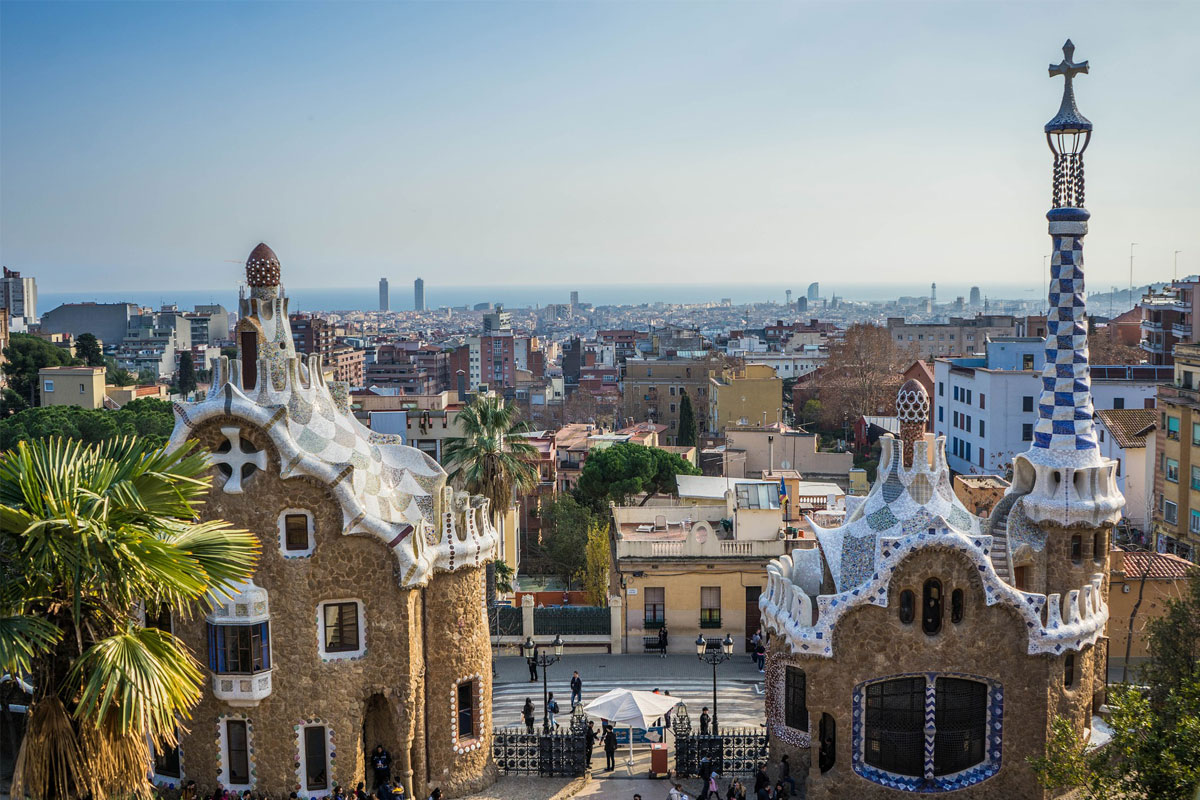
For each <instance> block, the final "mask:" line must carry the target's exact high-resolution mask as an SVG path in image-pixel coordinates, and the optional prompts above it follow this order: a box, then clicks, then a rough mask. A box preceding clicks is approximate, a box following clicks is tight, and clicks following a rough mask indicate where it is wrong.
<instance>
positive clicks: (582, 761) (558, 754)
mask: <svg viewBox="0 0 1200 800" xmlns="http://www.w3.org/2000/svg"><path fill="white" fill-rule="evenodd" d="M586 755H587V716H586V715H585V714H584V713H583V708H582V706H576V708H575V710H574V711H573V712H572V713H571V723H570V725H569V726H568V727H567V729H566V730H565V731H562V732H555V733H529V732H528V731H526V730H525V729H524V728H496V729H495V730H493V731H492V756H493V757H494V758H495V760H496V768H497V769H498V770H500V772H501V774H504V775H541V776H543V777H551V776H554V777H557V776H563V777H576V776H579V775H582V774H583V773H584V770H585V769H586V768H587V759H586Z"/></svg>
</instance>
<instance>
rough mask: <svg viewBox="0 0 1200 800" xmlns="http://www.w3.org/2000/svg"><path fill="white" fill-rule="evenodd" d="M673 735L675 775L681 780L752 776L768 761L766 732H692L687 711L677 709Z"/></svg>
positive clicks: (744, 730) (732, 729)
mask: <svg viewBox="0 0 1200 800" xmlns="http://www.w3.org/2000/svg"><path fill="white" fill-rule="evenodd" d="M671 729H672V731H673V732H674V734H675V772H676V774H678V775H679V776H680V777H686V776H688V775H702V776H703V775H708V774H710V773H713V772H716V773H719V774H720V775H723V776H731V775H753V774H754V772H755V770H757V769H758V765H759V764H765V763H766V761H767V731H766V728H722V729H721V733H720V734H719V735H717V736H713V735H704V736H701V735H699V734H697V733H695V732H693V731H692V722H691V719H690V718H689V717H688V713H687V709H686V708H685V707H684V706H679V707H678V708H677V709H676V710H675V713H674V715H673V716H672V719H671Z"/></svg>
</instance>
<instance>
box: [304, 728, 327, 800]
mask: <svg viewBox="0 0 1200 800" xmlns="http://www.w3.org/2000/svg"><path fill="white" fill-rule="evenodd" d="M296 737H297V741H296V753H297V755H298V756H299V758H298V759H297V764H298V766H297V767H296V784H297V785H298V786H299V787H300V788H299V790H298V791H297V792H296V794H297V795H298V796H300V797H304V798H310V797H324V796H325V795H327V794H329V789H330V787H331V786H332V785H333V775H332V774H331V773H332V772H333V769H332V765H331V764H330V758H329V754H330V752H331V751H332V750H333V729H332V728H330V727H329V725H327V724H326V723H325V722H324V721H323V720H319V719H314V720H312V721H311V722H309V723H307V724H305V725H301V726H299V727H298V728H297V729H296Z"/></svg>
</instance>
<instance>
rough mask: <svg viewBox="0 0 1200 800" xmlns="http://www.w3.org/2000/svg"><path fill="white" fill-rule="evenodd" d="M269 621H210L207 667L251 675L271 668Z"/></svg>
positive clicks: (230, 672) (228, 673) (215, 670)
mask: <svg viewBox="0 0 1200 800" xmlns="http://www.w3.org/2000/svg"><path fill="white" fill-rule="evenodd" d="M269 625H270V623H269V622H260V623H258V624H257V625H213V624H212V623H209V625H208V668H209V669H210V670H212V671H213V672H214V673H216V674H218V675H252V674H254V673H256V672H265V671H266V670H269V669H270V668H271V636H270V629H269V627H268V626H269Z"/></svg>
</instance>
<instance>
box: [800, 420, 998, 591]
mask: <svg viewBox="0 0 1200 800" xmlns="http://www.w3.org/2000/svg"><path fill="white" fill-rule="evenodd" d="M879 441H880V444H881V453H880V463H879V472H878V473H877V475H876V478H875V483H874V485H873V486H872V487H871V491H870V493H869V494H868V495H867V497H866V499H864V500H863V501H862V502H861V503H860V504H858V506H857V508H855V509H854V511H853V513H851V514H850V516H849V517H848V518H847V520H846V523H845V524H844V525H842V526H840V527H838V528H821V527H820V526H817V525H815V524H814V525H813V530H814V531H815V532H816V535H817V539H818V541H819V542H820V543H821V550H822V551H823V552H824V554H825V559H826V561H827V562H828V564H829V572H830V574H831V575H832V576H833V580H834V583H835V584H836V585H837V587H838V590H839V591H842V590H846V589H849V588H852V587H854V586H858V585H859V584H862V583H864V582H865V581H866V580H867V579H868V578H870V576H871V574H872V573H873V572H874V570H875V564H876V562H877V561H878V557H879V556H878V542H879V540H880V539H881V538H883V537H891V538H896V537H902V536H908V535H910V534H913V533H918V532H921V531H927V530H929V529H930V528H951V529H953V530H955V531H957V532H959V533H962V534H963V535H965V536H968V537H970V536H978V535H979V534H980V532H981V528H982V521H981V520H980V519H979V518H978V517H976V516H975V515H973V514H972V513H971V512H969V511H967V509H966V508H965V507H964V506H963V505H962V503H961V502H959V500H958V498H957V497H956V496H955V494H954V489H953V487H952V486H951V484H950V472H949V470H948V469H947V467H946V453H945V439H942V438H935V437H933V436H932V435H931V434H927V435H926V436H925V437H924V438H923V439H919V440H917V441H916V442H915V443H914V446H913V450H914V453H913V466H912V467H911V468H909V467H905V466H904V460H903V458H901V442H900V440H899V439H896V438H894V437H892V436H883V437H882V438H880V440H879ZM931 453H932V455H931Z"/></svg>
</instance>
